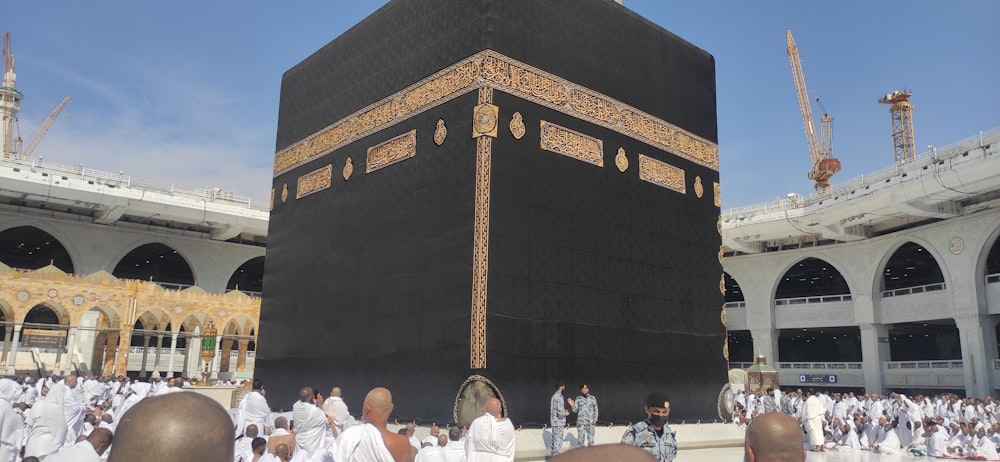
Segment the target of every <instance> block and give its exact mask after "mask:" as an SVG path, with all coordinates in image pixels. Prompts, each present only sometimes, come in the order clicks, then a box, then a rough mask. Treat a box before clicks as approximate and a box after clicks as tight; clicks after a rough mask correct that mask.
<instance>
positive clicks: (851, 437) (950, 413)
mask: <svg viewBox="0 0 1000 462" xmlns="http://www.w3.org/2000/svg"><path fill="white" fill-rule="evenodd" d="M734 401H735V402H734V407H735V412H734V419H733V421H734V423H735V424H736V425H738V426H740V427H741V428H744V429H745V428H746V426H747V425H749V423H750V421H752V420H753V418H754V417H755V416H757V415H760V414H762V413H765V412H782V413H785V414H789V415H791V416H793V417H795V418H796V419H798V420H799V422H800V423H801V424H802V427H803V440H804V441H803V445H804V446H805V447H806V449H811V450H835V451H872V452H878V453H883V454H907V453H908V454H913V455H918V456H919V455H926V456H931V457H941V458H957V459H973V460H1000V455H998V447H1000V399H997V398H993V397H990V396H986V397H985V398H982V399H980V398H962V397H959V396H958V395H955V394H949V393H943V394H940V395H934V396H924V395H920V394H918V395H916V396H907V395H905V394H901V393H889V394H878V393H870V394H857V395H855V394H854V393H853V392H848V393H829V394H828V393H823V392H815V391H813V390H807V391H805V392H803V391H802V390H801V389H799V390H795V391H782V390H775V389H768V390H767V391H766V392H765V393H760V394H755V393H752V392H750V393H747V392H744V391H738V392H736V394H735V396H734ZM809 404H815V405H814V406H810V405H809ZM810 408H812V409H810ZM810 414H812V415H810ZM810 421H813V422H814V425H816V427H821V428H822V437H821V438H822V439H820V436H819V435H816V437H815V439H813V438H811V437H810V435H809V433H810V429H809V426H810Z"/></svg>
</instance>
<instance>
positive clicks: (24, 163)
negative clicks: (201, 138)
mask: <svg viewBox="0 0 1000 462" xmlns="http://www.w3.org/2000/svg"><path fill="white" fill-rule="evenodd" d="M4 162H5V163H10V164H14V165H19V166H21V167H23V168H27V169H31V171H40V170H41V171H43V172H44V173H49V174H60V175H63V176H67V177H68V176H73V177H75V178H78V179H81V180H91V181H97V182H100V183H102V184H108V185H112V186H118V187H124V188H130V189H139V190H143V191H151V192H158V193H162V194H166V195H170V196H183V197H191V198H194V199H200V200H205V201H207V202H229V203H233V204H240V205H246V207H248V208H251V209H255V210H264V211H266V210H267V207H266V206H265V205H264V204H261V205H256V204H251V201H250V197H249V196H240V195H237V194H235V193H233V192H231V191H223V190H221V189H218V188H211V189H199V188H189V187H184V186H178V185H170V186H163V185H158V184H154V183H149V182H145V181H141V180H136V179H133V178H132V176H131V175H127V174H125V173H122V172H119V173H112V172H104V171H101V170H94V169H92V168H87V167H84V166H83V165H82V164H81V165H64V164H57V163H54V162H46V161H44V160H42V159H41V158H38V159H4Z"/></svg>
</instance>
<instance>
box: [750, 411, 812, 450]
mask: <svg viewBox="0 0 1000 462" xmlns="http://www.w3.org/2000/svg"><path fill="white" fill-rule="evenodd" d="M802 443H803V441H802V428H801V427H800V426H799V424H798V422H796V420H795V419H794V418H792V417H791V416H788V415H786V414H782V413H780V412H767V413H764V414H761V415H758V416H757V417H756V418H754V419H753V421H752V422H750V425H749V426H748V427H747V432H746V436H745V438H744V443H743V460H744V462H801V461H804V460H806V451H805V449H804V448H803V444H802Z"/></svg>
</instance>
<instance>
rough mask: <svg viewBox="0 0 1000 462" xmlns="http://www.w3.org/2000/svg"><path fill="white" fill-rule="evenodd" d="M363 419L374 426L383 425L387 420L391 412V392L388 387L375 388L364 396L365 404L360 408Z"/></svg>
mask: <svg viewBox="0 0 1000 462" xmlns="http://www.w3.org/2000/svg"><path fill="white" fill-rule="evenodd" d="M361 412H362V415H364V418H365V420H367V421H369V422H371V423H373V424H375V425H376V426H383V427H384V426H385V425H386V424H387V423H388V421H389V414H392V393H390V392H389V389H388V388H382V387H379V388H375V389H372V391H370V392H368V395H367V396H365V404H364V407H363V409H362V411H361Z"/></svg>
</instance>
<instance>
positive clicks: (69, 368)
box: [63, 327, 77, 375]
mask: <svg viewBox="0 0 1000 462" xmlns="http://www.w3.org/2000/svg"><path fill="white" fill-rule="evenodd" d="M76 332H77V328H76V327H70V328H69V342H67V347H66V366H65V367H64V368H63V375H66V374H71V373H73V350H75V349H76Z"/></svg>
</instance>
